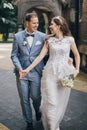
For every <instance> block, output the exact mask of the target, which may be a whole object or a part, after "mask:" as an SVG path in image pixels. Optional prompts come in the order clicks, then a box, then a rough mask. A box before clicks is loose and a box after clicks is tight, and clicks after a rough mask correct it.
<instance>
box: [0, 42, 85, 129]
mask: <svg viewBox="0 0 87 130" xmlns="http://www.w3.org/2000/svg"><path fill="white" fill-rule="evenodd" d="M11 46H12V44H0V123H2V124H3V125H4V126H6V127H7V128H9V129H10V130H25V126H26V124H25V122H24V119H23V117H22V111H21V107H20V101H19V96H18V92H17V88H16V81H15V75H14V73H13V65H12V62H11V60H10V52H11ZM86 92H87V74H85V73H82V72H81V73H80V74H79V76H78V77H77V78H76V80H75V87H74V89H72V91H71V95H70V100H69V104H68V107H67V111H66V113H65V116H64V119H63V121H62V123H61V126H60V128H61V130H87V93H86ZM33 119H34V130H43V127H42V123H41V121H40V122H36V119H35V114H34V110H33ZM0 130H6V129H3V127H0Z"/></svg>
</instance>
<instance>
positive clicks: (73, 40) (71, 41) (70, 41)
mask: <svg viewBox="0 0 87 130" xmlns="http://www.w3.org/2000/svg"><path fill="white" fill-rule="evenodd" d="M69 43H70V45H71V44H73V43H75V39H74V37H69Z"/></svg>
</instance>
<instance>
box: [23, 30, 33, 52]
mask: <svg viewBox="0 0 87 130" xmlns="http://www.w3.org/2000/svg"><path fill="white" fill-rule="evenodd" d="M26 35H27V34H26V31H25V30H24V33H23V41H24V40H26V41H27V38H26ZM26 47H27V49H28V52H29V53H30V50H31V48H30V45H29V44H28V41H27V45H26Z"/></svg>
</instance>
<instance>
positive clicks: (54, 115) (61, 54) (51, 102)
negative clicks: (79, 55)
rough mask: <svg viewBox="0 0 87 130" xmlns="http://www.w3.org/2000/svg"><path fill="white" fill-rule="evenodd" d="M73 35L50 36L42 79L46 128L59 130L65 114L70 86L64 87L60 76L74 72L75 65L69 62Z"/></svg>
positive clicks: (42, 108)
mask: <svg viewBox="0 0 87 130" xmlns="http://www.w3.org/2000/svg"><path fill="white" fill-rule="evenodd" d="M73 42H74V39H73V37H70V36H67V37H65V38H63V39H57V38H54V37H51V38H49V40H48V44H49V60H48V62H47V64H46V66H45V67H44V70H43V76H42V80H41V94H42V101H41V107H40V109H41V111H42V122H43V126H44V130H59V124H60V122H61V120H62V118H63V116H64V113H65V110H66V107H67V104H68V100H69V95H70V90H71V89H70V88H64V87H63V86H62V85H61V83H60V78H62V77H63V76H64V75H68V74H72V73H74V70H75V68H74V67H73V65H69V64H68V59H69V53H70V45H71V44H72V43H73Z"/></svg>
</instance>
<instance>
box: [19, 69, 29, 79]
mask: <svg viewBox="0 0 87 130" xmlns="http://www.w3.org/2000/svg"><path fill="white" fill-rule="evenodd" d="M28 73H29V71H28V70H27V69H25V70H19V75H20V79H22V78H24V77H25V76H26V75H27V74H28Z"/></svg>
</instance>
